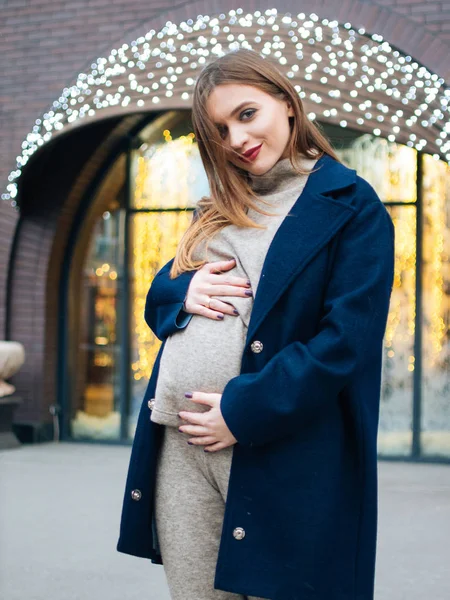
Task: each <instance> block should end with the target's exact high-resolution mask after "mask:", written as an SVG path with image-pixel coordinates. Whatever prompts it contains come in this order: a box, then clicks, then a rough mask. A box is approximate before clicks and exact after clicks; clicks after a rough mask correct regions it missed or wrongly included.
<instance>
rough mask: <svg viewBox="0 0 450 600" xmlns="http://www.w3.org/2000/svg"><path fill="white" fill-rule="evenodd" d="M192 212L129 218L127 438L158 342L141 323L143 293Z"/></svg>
mask: <svg viewBox="0 0 450 600" xmlns="http://www.w3.org/2000/svg"><path fill="white" fill-rule="evenodd" d="M191 220H192V211H189V212H187V211H179V212H178V211H177V212H161V213H135V214H133V215H132V216H131V222H130V239H131V244H132V251H131V253H130V257H131V258H130V260H131V265H130V294H131V296H130V298H131V300H130V302H131V304H130V305H131V306H132V314H131V407H130V413H129V415H130V416H129V425H128V436H129V437H130V439H131V438H133V436H134V432H135V429H136V422H137V417H138V413H139V409H140V406H141V404H142V399H143V398H144V394H145V391H146V389H147V384H148V380H149V378H150V375H151V371H152V367H153V363H154V361H155V358H156V355H157V353H158V350H159V347H160V345H161V342H160V341H159V340H158V338H157V337H156V336H155V335H153V333H152V331H151V330H150V328H149V326H148V325H147V323H146V322H145V320H144V309H145V300H146V297H147V292H148V290H149V287H150V284H151V282H152V280H153V277H154V276H155V274H156V273H157V272H158V271H159V269H160V268H161V267H162V266H163V265H165V264H166V263H167V262H168V261H169V260H170V259H171V258H173V257H174V256H175V252H176V248H177V246H178V243H179V240H180V239H181V236H182V235H183V233H184V231H186V229H187V227H188V225H189V223H190V222H191Z"/></svg>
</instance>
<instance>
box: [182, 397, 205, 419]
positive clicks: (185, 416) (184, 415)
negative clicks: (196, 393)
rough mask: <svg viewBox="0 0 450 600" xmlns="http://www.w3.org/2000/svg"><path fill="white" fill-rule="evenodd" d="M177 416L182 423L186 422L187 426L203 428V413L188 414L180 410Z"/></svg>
mask: <svg viewBox="0 0 450 600" xmlns="http://www.w3.org/2000/svg"><path fill="white" fill-rule="evenodd" d="M190 399H191V398H190ZM205 412H209V411H205ZM178 416H179V417H180V419H182V420H183V421H187V424H192V425H203V426H205V413H204V412H189V411H187V410H182V411H180V412H179V413H178ZM183 424H184V423H183Z"/></svg>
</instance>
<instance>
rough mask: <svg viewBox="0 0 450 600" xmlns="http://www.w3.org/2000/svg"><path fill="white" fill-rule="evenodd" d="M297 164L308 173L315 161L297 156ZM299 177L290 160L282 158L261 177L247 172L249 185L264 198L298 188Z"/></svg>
mask: <svg viewBox="0 0 450 600" xmlns="http://www.w3.org/2000/svg"><path fill="white" fill-rule="evenodd" d="M298 162H299V163H300V166H301V167H302V168H303V169H305V170H306V171H309V170H310V169H311V167H312V166H313V165H314V163H315V160H311V159H309V158H307V157H306V156H304V155H299V157H298ZM299 177H301V176H300V175H299V174H298V173H297V171H295V169H294V167H293V166H292V164H291V161H290V159H289V158H282V159H280V160H279V161H278V162H276V163H275V164H274V165H273V167H271V168H270V169H269V170H268V171H266V172H265V173H263V174H261V175H255V174H253V173H250V172H249V184H250V187H251V188H252V190H253V191H254V192H256V193H257V194H258V195H260V196H266V195H269V194H270V195H271V194H278V193H280V192H286V191H288V190H289V189H290V188H291V187H295V186H298V181H299Z"/></svg>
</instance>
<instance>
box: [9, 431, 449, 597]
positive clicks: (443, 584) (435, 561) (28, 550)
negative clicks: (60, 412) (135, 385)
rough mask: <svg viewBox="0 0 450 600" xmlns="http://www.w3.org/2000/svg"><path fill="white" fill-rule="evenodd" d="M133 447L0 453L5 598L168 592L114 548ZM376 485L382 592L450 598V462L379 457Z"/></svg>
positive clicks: (49, 447)
mask: <svg viewBox="0 0 450 600" xmlns="http://www.w3.org/2000/svg"><path fill="white" fill-rule="evenodd" d="M130 450H131V449H130V447H123V446H106V445H95V444H74V443H55V444H42V445H35V446H22V447H20V448H18V449H15V450H6V451H3V452H0V598H1V599H2V600H19V599H20V600H94V599H95V600H144V599H145V600H170V596H169V593H168V590H167V584H166V579H165V575H164V569H163V567H162V566H160V565H153V564H152V563H151V562H150V561H149V560H145V559H139V558H135V557H131V556H128V555H125V554H121V553H118V552H117V551H116V549H115V548H116V543H117V536H118V531H119V519H120V511H121V505H122V496H123V490H124V484H125V476H126V472H127V466H128V460H129V456H130ZM379 484H380V486H379V487H380V491H379V506H380V512H379V535H378V554H377V572H376V594H375V598H376V600H448V599H449V598H450V465H436V464H411V463H397V462H383V461H382V462H380V463H379ZM330 600H332V599H330Z"/></svg>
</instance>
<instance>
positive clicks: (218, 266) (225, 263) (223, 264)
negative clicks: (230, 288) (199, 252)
mask: <svg viewBox="0 0 450 600" xmlns="http://www.w3.org/2000/svg"><path fill="white" fill-rule="evenodd" d="M206 265H207V267H208V270H209V272H210V273H213V272H214V273H215V272H218V271H229V270H230V269H232V268H233V267H235V266H236V259H235V258H231V259H230V260H220V261H216V262H211V263H206Z"/></svg>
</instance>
